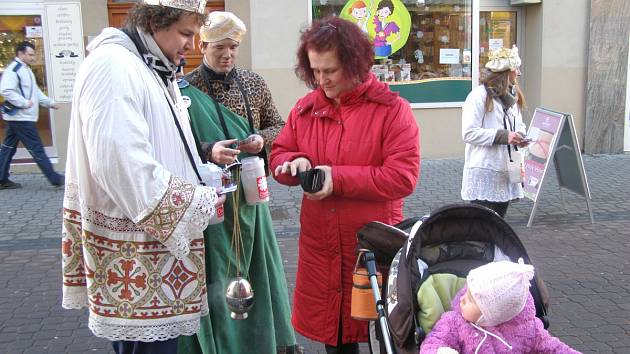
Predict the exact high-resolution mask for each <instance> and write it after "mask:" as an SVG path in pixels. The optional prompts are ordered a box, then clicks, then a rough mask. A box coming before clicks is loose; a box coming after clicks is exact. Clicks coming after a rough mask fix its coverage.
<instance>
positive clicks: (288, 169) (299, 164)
mask: <svg viewBox="0 0 630 354" xmlns="http://www.w3.org/2000/svg"><path fill="white" fill-rule="evenodd" d="M310 169H311V162H310V161H309V160H308V159H307V158H305V157H298V158H297V159H295V160H293V161H291V162H289V161H285V162H284V163H283V164H282V165H280V166H278V167H276V170H275V171H274V172H273V173H274V175H276V176H278V175H280V174H288V173H290V174H291V176H294V177H295V176H297V173H298V172H304V171H306V170H310Z"/></svg>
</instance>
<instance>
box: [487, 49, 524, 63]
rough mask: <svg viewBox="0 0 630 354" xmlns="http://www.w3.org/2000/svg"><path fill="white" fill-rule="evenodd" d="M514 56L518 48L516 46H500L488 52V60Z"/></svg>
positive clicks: (516, 55)
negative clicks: (510, 47)
mask: <svg viewBox="0 0 630 354" xmlns="http://www.w3.org/2000/svg"><path fill="white" fill-rule="evenodd" d="M514 57H518V49H517V48H516V47H514V48H512V49H509V48H505V47H501V48H500V49H498V50H494V51H492V52H490V54H488V59H489V60H496V59H513V58H514Z"/></svg>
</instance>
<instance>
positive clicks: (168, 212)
mask: <svg viewBox="0 0 630 354" xmlns="http://www.w3.org/2000/svg"><path fill="white" fill-rule="evenodd" d="M216 201H217V193H216V191H215V189H214V188H211V187H203V186H195V185H193V184H190V183H187V182H184V181H183V180H182V179H180V178H178V177H171V180H170V181H169V186H168V188H167V190H166V193H164V196H163V197H162V200H161V201H160V203H159V204H158V206H157V207H156V208H155V210H154V211H153V212H152V213H151V214H150V215H149V216H147V217H146V218H145V219H144V220H142V221H140V223H139V225H140V226H141V227H142V228H143V229H144V231H145V232H146V233H147V234H149V235H151V236H153V237H154V238H155V239H157V240H158V241H160V242H161V243H163V244H164V245H165V246H166V248H168V250H169V251H170V252H171V253H172V254H173V255H174V256H175V257H177V258H178V259H182V258H183V257H185V256H186V255H188V253H189V252H190V242H191V240H193V239H198V238H201V237H202V236H201V234H202V233H203V230H205V228H206V226H207V225H208V221H209V220H210V217H212V215H214V213H215V209H214V204H215V203H216Z"/></svg>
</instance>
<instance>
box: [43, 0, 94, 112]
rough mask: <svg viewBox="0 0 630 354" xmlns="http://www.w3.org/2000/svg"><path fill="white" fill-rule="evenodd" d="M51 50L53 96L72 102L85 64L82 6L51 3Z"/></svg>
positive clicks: (49, 38)
mask: <svg viewBox="0 0 630 354" xmlns="http://www.w3.org/2000/svg"><path fill="white" fill-rule="evenodd" d="M44 6H45V9H46V12H45V13H46V18H47V19H48V26H47V34H48V37H47V47H48V55H49V59H48V60H49V63H50V68H51V71H52V85H51V91H52V95H53V97H54V99H55V101H57V102H70V101H72V87H73V86H74V78H75V77H76V76H77V72H78V70H79V65H81V63H82V62H83V58H84V49H83V25H82V23H81V4H80V3H79V2H47V3H45V4H44Z"/></svg>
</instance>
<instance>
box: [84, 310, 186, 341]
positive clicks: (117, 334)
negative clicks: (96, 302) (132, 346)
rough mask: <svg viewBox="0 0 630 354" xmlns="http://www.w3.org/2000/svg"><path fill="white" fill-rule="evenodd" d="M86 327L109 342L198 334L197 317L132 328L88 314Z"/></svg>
mask: <svg viewBox="0 0 630 354" xmlns="http://www.w3.org/2000/svg"><path fill="white" fill-rule="evenodd" d="M88 327H89V328H90V330H91V331H92V333H94V335H95V336H97V337H101V338H106V339H108V340H110V341H116V340H128V341H141V342H156V341H164V340H167V339H172V338H177V337H179V336H190V335H193V334H195V333H197V332H199V317H196V318H194V319H190V320H186V321H181V322H176V323H165V324H155V325H145V326H133V325H118V324H110V323H106V322H104V321H101V320H100V318H98V317H95V316H93V315H92V314H90V320H89V323H88Z"/></svg>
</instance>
